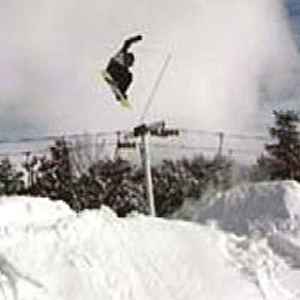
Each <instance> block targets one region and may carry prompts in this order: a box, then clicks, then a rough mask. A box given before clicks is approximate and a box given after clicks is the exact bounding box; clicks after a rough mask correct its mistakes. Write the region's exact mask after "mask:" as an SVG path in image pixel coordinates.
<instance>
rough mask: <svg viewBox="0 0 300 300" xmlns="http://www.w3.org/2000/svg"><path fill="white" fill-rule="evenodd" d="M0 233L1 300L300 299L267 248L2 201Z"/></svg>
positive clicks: (137, 220)
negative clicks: (279, 275)
mask: <svg viewBox="0 0 300 300" xmlns="http://www.w3.org/2000/svg"><path fill="white" fill-rule="evenodd" d="M0 229H1V230H0V245H1V247H0V299H7V300H10V299H18V300H29V299H38V300H44V299H45V300H46V299H55V300H67V299H68V300H69V299H72V300H77V299H78V300H79V299H80V300H82V299H89V300H93V299H95V300H96V299H97V300H99V299H105V300H106V299H107V300H110V299H111V300H118V299H124V300H141V299H143V300H144V299H145V300H154V299H155V300H156V299H164V300H171V299H172V300H179V299H182V300H189V299H191V300H192V299H193V300H221V299H222V300H224V299H225V300H244V299H245V300H254V299H255V300H260V299H268V300H277V299H278V300H295V299H297V298H296V296H295V294H296V291H294V292H293V289H294V288H295V284H296V283H297V282H296V283H295V282H293V278H294V277H293V275H292V274H291V273H289V276H290V277H288V276H286V277H282V278H279V277H278V276H277V275H276V274H277V273H276V272H277V271H278V272H280V273H282V271H285V272H289V271H291V269H290V268H289V266H288V265H287V264H286V263H285V262H284V261H283V260H282V259H281V258H280V257H279V256H276V254H274V253H273V252H272V251H271V250H270V247H269V245H268V244H267V243H266V240H264V239H260V238H255V237H252V238H246V239H245V238H244V239H243V238H240V237H237V236H235V235H234V234H230V233H226V232H222V231H220V230H216V229H214V228H210V227H208V226H203V225H195V224H192V223H185V222H179V221H167V220H163V219H158V218H157V219H154V218H151V217H146V216H142V215H134V216H131V217H129V218H126V219H118V218H117V217H116V215H115V214H114V213H113V212H112V211H111V210H110V209H108V208H106V207H103V208H102V209H101V210H93V211H84V212H82V213H81V214H79V215H76V214H75V213H74V212H72V211H71V210H70V209H69V208H68V207H67V205H66V204H64V203H63V202H61V201H56V202H52V201H49V200H47V199H43V198H25V197H12V198H1V201H0ZM286 274H287V273H286ZM284 280H286V282H288V283H289V285H288V284H287V283H286V282H284ZM298 299H300V298H298Z"/></svg>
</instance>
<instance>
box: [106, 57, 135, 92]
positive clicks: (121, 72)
mask: <svg viewBox="0 0 300 300" xmlns="http://www.w3.org/2000/svg"><path fill="white" fill-rule="evenodd" d="M106 70H107V72H108V73H109V74H110V75H111V76H112V77H113V79H114V80H115V81H116V82H117V84H118V88H119V89H120V91H121V92H122V94H123V95H126V91H127V89H128V87H129V85H130V83H131V81H132V74H131V73H130V72H129V71H128V69H127V68H125V67H124V66H122V65H120V64H119V63H118V62H116V61H115V60H113V59H112V60H111V61H110V62H109V64H108V67H107V69H106Z"/></svg>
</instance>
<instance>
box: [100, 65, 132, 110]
mask: <svg viewBox="0 0 300 300" xmlns="http://www.w3.org/2000/svg"><path fill="white" fill-rule="evenodd" d="M101 74H102V77H103V79H104V81H105V82H106V83H107V84H108V85H109V86H110V87H111V89H112V91H113V93H114V94H115V96H116V98H117V101H118V102H120V104H121V105H122V106H123V107H126V108H130V107H131V105H130V103H129V101H128V99H127V98H125V97H124V95H123V94H122V92H121V91H120V90H119V88H118V86H117V84H116V82H115V80H114V79H113V78H112V76H111V75H110V74H109V73H108V72H107V71H106V70H102V71H101Z"/></svg>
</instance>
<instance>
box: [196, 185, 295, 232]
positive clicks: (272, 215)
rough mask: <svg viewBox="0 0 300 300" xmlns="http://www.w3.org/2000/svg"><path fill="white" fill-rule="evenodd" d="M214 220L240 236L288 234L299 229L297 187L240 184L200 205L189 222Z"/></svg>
mask: <svg viewBox="0 0 300 300" xmlns="http://www.w3.org/2000/svg"><path fill="white" fill-rule="evenodd" d="M211 220H215V221H216V224H217V226H219V227H220V228H222V229H223V230H227V231H231V232H234V233H236V234H239V235H243V234H248V233H250V232H251V231H257V230H258V231H261V232H264V233H266V232H274V231H291V230H293V229H295V228H296V227H297V226H299V220H300V185H299V184H298V183H297V182H295V181H275V182H260V183H252V184H243V185H241V186H239V187H236V188H233V189H231V190H228V191H226V192H223V193H219V194H218V195H217V196H216V197H214V198H211V199H210V200H209V201H207V202H206V203H205V204H202V205H199V206H198V207H197V208H196V211H195V213H194V215H193V217H192V221H194V222H199V223H202V224H204V223H206V222H208V221H211Z"/></svg>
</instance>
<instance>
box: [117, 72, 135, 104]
mask: <svg viewBox="0 0 300 300" xmlns="http://www.w3.org/2000/svg"><path fill="white" fill-rule="evenodd" d="M131 82H132V74H131V73H130V72H128V71H127V72H125V73H124V74H123V76H122V77H121V78H120V82H119V89H120V91H121V93H122V94H123V95H124V97H125V98H127V95H126V92H127V90H128V88H129V85H130V83H131Z"/></svg>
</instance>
